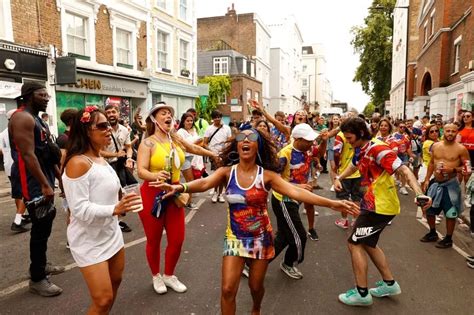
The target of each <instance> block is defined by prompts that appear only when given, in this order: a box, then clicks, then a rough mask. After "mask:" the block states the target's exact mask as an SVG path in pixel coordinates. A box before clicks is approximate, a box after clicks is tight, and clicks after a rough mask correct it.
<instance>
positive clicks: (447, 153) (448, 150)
mask: <svg viewBox="0 0 474 315" xmlns="http://www.w3.org/2000/svg"><path fill="white" fill-rule="evenodd" d="M457 134H458V127H457V126H456V125H455V124H447V125H446V126H445V127H444V139H443V141H440V142H436V143H435V144H433V146H432V149H431V150H432V158H431V162H430V164H429V165H428V172H427V174H426V179H425V181H424V182H423V190H424V191H426V188H427V187H428V185H429V183H430V178H431V175H434V181H433V182H432V183H431V185H429V188H428V192H427V195H428V196H430V197H431V198H432V200H433V204H432V206H431V207H430V208H429V209H428V210H426V218H427V219H428V224H429V226H430V231H429V232H428V234H426V235H425V236H423V237H422V238H421V239H420V241H422V242H436V241H437V240H438V234H437V233H436V228H435V226H436V225H435V216H437V215H439V214H440V212H441V211H443V212H444V214H445V217H446V237H445V238H443V239H442V240H441V241H439V242H438V243H437V244H436V247H437V248H450V247H452V246H453V240H452V236H453V231H454V226H455V224H456V218H457V217H458V216H459V214H460V213H461V211H462V210H461V189H460V187H459V180H458V176H457V175H458V174H461V175H462V176H464V179H465V180H466V181H467V180H468V179H469V176H470V175H471V167H470V166H468V167H464V166H465V163H466V162H465V161H469V153H468V151H467V150H466V148H465V147H464V146H463V145H462V144H459V143H457V142H456V141H455V140H456V135H457ZM438 188H441V189H438Z"/></svg>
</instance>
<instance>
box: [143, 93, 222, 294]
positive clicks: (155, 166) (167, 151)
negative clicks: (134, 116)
mask: <svg viewBox="0 0 474 315" xmlns="http://www.w3.org/2000/svg"><path fill="white" fill-rule="evenodd" d="M173 116H174V109H173V107H172V106H170V105H166V104H165V103H164V102H160V103H158V104H157V105H155V106H154V107H153V108H152V109H151V110H150V112H149V113H148V116H147V118H146V127H147V138H146V139H144V140H143V141H142V143H141V144H140V146H139V148H138V155H137V170H138V177H140V178H141V179H143V180H144V183H143V185H142V186H141V195H142V199H143V211H141V212H140V214H139V215H140V220H141V221H142V224H143V229H144V230H145V235H146V237H147V242H146V257H147V260H148V265H149V266H150V269H151V273H152V277H153V289H154V290H155V292H156V293H158V294H164V293H166V292H167V288H166V287H170V288H172V289H173V290H174V291H176V292H180V293H182V292H185V291H186V290H187V288H186V286H185V285H184V284H183V283H181V281H179V280H178V278H177V277H176V276H175V274H174V272H175V268H176V265H177V263H178V259H179V256H180V254H181V246H182V244H183V241H184V205H186V204H187V201H188V200H184V199H185V198H183V197H184V195H181V196H176V198H173V200H165V201H163V200H161V197H162V196H163V195H164V192H162V191H161V190H160V189H158V188H156V187H153V186H151V185H150V183H151V182H156V181H169V182H170V183H173V184H174V183H179V179H180V173H181V168H182V166H183V165H184V161H185V154H184V151H186V152H189V153H192V154H197V155H205V156H209V157H212V158H216V157H217V155H216V154H214V153H213V152H211V151H208V150H206V149H204V148H202V147H200V146H197V145H195V144H192V143H190V142H187V141H185V140H183V139H182V138H181V137H179V136H178V135H177V134H176V132H175V131H174V129H173V123H174V122H173ZM170 199H171V198H170ZM163 230H166V237H167V247H166V252H165V268H164V272H163V276H162V275H161V274H160V249H161V237H162V235H163Z"/></svg>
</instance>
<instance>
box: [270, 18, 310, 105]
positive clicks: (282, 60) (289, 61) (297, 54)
mask: <svg viewBox="0 0 474 315" xmlns="http://www.w3.org/2000/svg"><path fill="white" fill-rule="evenodd" d="M268 27H269V29H270V31H271V34H272V39H271V49H270V65H271V75H270V97H271V100H270V107H269V111H270V112H271V113H274V112H276V111H279V110H280V111H283V112H284V113H287V114H290V113H291V114H293V113H294V112H295V111H296V110H298V109H300V108H301V105H302V104H301V103H302V100H301V95H302V91H301V69H302V53H301V47H302V46H303V37H302V35H301V32H300V29H299V27H298V24H297V23H296V19H295V17H294V16H289V17H287V18H285V19H283V20H282V21H281V22H280V23H276V24H270V25H268Z"/></svg>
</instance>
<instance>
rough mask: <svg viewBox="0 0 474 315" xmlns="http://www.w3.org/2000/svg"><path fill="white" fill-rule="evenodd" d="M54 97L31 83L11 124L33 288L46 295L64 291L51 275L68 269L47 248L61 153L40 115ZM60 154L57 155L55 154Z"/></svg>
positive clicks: (14, 171)
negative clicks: (26, 214) (28, 220)
mask: <svg viewBox="0 0 474 315" xmlns="http://www.w3.org/2000/svg"><path fill="white" fill-rule="evenodd" d="M49 98H50V96H49V95H48V92H47V91H46V88H45V87H44V85H42V84H39V83H37V82H27V83H25V84H23V86H22V88H21V96H19V97H18V98H17V100H18V103H19V104H21V105H22V106H21V107H20V109H18V110H17V111H16V112H15V113H14V114H13V115H12V117H11V119H10V122H9V124H8V131H9V135H10V143H11V152H12V158H13V161H14V163H13V166H12V185H18V187H21V192H22V195H23V199H24V201H25V204H26V205H27V208H28V212H29V213H30V216H31V222H32V227H31V239H30V260H31V263H30V275H31V280H30V283H29V288H30V291H31V292H33V293H36V294H39V295H42V296H55V295H58V294H61V292H62V289H61V288H59V287H58V286H56V285H55V284H53V283H51V282H50V281H49V279H48V278H47V277H46V276H47V275H48V274H57V273H60V272H63V271H64V268H63V267H58V266H52V265H50V264H48V263H47V259H46V249H47V245H48V238H49V236H50V234H51V228H52V225H53V220H54V217H55V216H56V209H55V208H54V177H55V175H58V174H59V169H58V165H57V164H55V163H56V162H57V158H58V156H57V152H55V148H54V143H53V141H52V139H51V134H50V133H49V129H47V127H46V126H45V124H44V122H43V121H42V120H41V119H40V118H39V117H38V113H39V112H40V111H43V112H44V111H46V107H47V106H48V101H49ZM55 153H56V154H55Z"/></svg>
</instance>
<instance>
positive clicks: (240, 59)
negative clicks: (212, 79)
mask: <svg viewBox="0 0 474 315" xmlns="http://www.w3.org/2000/svg"><path fill="white" fill-rule="evenodd" d="M216 47H219V48H221V47H227V48H229V47H230V46H229V45H227V44H225V43H223V42H221V43H220V44H219V45H217V46H216ZM209 49H210V48H209ZM197 73H198V76H199V77H204V76H211V75H229V76H230V78H231V80H232V83H231V90H230V93H229V95H223V96H222V97H221V98H220V100H221V104H220V105H219V107H218V109H219V110H220V111H221V112H222V114H223V120H224V122H225V123H229V122H230V121H232V120H234V119H236V120H238V121H239V120H248V119H249V116H250V112H251V109H250V108H249V107H248V106H247V103H248V101H249V100H251V99H254V100H257V101H258V102H260V103H261V102H262V82H260V81H258V80H257V79H256V78H255V61H253V60H252V59H248V58H247V57H246V56H244V55H242V54H240V53H238V52H237V51H235V50H231V49H228V50H212V51H199V52H198V68H197Z"/></svg>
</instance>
